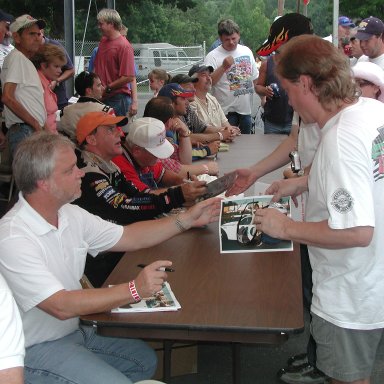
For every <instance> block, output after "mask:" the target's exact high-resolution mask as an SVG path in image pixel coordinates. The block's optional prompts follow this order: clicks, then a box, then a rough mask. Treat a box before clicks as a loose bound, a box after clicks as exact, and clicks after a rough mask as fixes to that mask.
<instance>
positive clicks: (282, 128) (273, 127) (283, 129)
mask: <svg viewBox="0 0 384 384" xmlns="http://www.w3.org/2000/svg"><path fill="white" fill-rule="evenodd" d="M291 128H292V123H291V122H289V123H286V124H275V123H271V122H270V121H268V120H267V119H265V121H264V134H267V133H276V134H283V135H289V134H290V132H291Z"/></svg>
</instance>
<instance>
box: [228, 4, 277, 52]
mask: <svg viewBox="0 0 384 384" xmlns="http://www.w3.org/2000/svg"><path fill="white" fill-rule="evenodd" d="M228 14H229V15H232V16H231V18H232V19H233V20H235V21H236V23H237V24H239V26H240V32H241V39H242V41H243V43H244V44H245V45H247V46H248V47H249V48H251V49H252V50H253V51H254V50H255V49H256V48H258V47H259V46H260V44H261V43H262V42H263V41H264V40H265V39H266V38H267V37H268V31H269V27H270V24H271V23H270V20H269V19H268V18H267V17H266V16H265V3H264V1H263V0H232V2H231V5H230V7H229V9H228Z"/></svg>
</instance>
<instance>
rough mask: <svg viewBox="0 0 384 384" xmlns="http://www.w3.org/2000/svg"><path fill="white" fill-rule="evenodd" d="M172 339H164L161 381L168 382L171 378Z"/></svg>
mask: <svg viewBox="0 0 384 384" xmlns="http://www.w3.org/2000/svg"><path fill="white" fill-rule="evenodd" d="M173 343H174V341H173V340H164V341H163V347H164V358H163V381H164V382H166V383H168V382H169V381H170V379H171V358H172V345H173Z"/></svg>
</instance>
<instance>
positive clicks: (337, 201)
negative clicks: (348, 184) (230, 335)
mask: <svg viewBox="0 0 384 384" xmlns="http://www.w3.org/2000/svg"><path fill="white" fill-rule="evenodd" d="M331 205H332V207H333V208H335V209H336V211H337V212H339V213H347V212H349V211H350V210H351V209H352V207H353V198H352V196H351V195H350V193H349V192H348V191H347V190H346V189H344V188H339V189H337V190H336V191H335V192H334V193H333V195H332V202H331Z"/></svg>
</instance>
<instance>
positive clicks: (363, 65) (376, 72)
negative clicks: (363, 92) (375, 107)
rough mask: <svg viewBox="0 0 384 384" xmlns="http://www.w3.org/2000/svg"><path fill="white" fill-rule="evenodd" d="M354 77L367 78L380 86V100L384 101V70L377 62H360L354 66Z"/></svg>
mask: <svg viewBox="0 0 384 384" xmlns="http://www.w3.org/2000/svg"><path fill="white" fill-rule="evenodd" d="M352 73H353V77H355V78H358V79H362V80H367V81H369V82H371V83H372V84H375V85H377V86H378V87H379V88H380V91H381V93H380V96H379V98H378V100H379V101H381V102H382V103H384V71H383V70H382V69H381V68H380V67H379V66H378V65H377V64H375V63H371V62H369V61H366V62H359V63H357V64H355V65H354V66H353V67H352Z"/></svg>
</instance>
